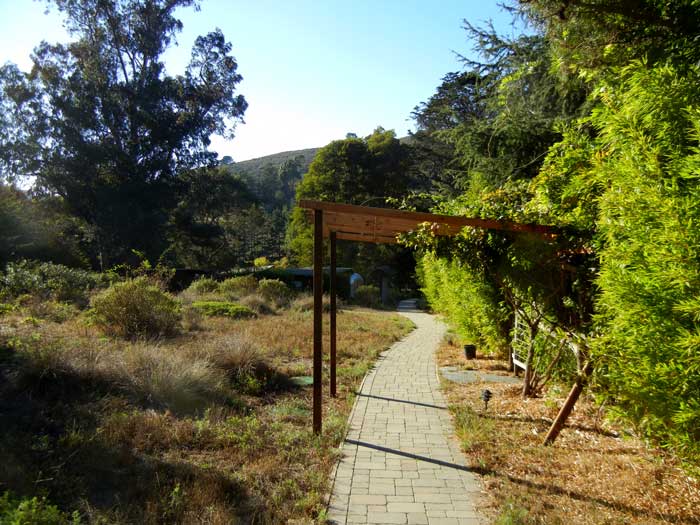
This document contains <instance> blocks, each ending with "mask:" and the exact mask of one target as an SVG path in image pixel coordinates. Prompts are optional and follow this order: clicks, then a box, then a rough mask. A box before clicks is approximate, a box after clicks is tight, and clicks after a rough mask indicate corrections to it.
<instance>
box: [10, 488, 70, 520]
mask: <svg viewBox="0 0 700 525" xmlns="http://www.w3.org/2000/svg"><path fill="white" fill-rule="evenodd" d="M80 522H81V521H80V516H79V515H78V513H77V512H74V513H73V514H72V516H68V515H66V514H65V513H64V512H61V511H60V510H59V509H58V507H56V506H55V505H51V504H50V503H48V502H47V501H46V499H44V498H41V499H40V498H37V497H34V498H31V499H29V498H26V499H15V498H12V497H11V495H10V493H9V492H5V493H4V494H3V495H2V496H1V497H0V523H2V524H3V525H70V524H73V525H78V524H79V523H80Z"/></svg>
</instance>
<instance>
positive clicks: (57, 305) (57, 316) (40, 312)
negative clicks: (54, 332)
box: [28, 301, 79, 323]
mask: <svg viewBox="0 0 700 525" xmlns="http://www.w3.org/2000/svg"><path fill="white" fill-rule="evenodd" d="M28 310H29V314H30V315H31V316H32V317H36V318H38V319H48V320H49V321H53V322H54V323H65V322H66V321H68V320H69V319H72V318H73V317H76V316H77V315H78V313H79V310H78V309H77V308H76V307H75V306H74V305H72V304H70V303H61V302H58V301H33V302H31V303H30V304H29V305H28Z"/></svg>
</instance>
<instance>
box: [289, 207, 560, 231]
mask: <svg viewBox="0 0 700 525" xmlns="http://www.w3.org/2000/svg"><path fill="white" fill-rule="evenodd" d="M299 206H300V207H301V208H307V209H311V210H322V211H324V212H326V213H329V214H330V213H335V214H338V215H340V214H342V215H343V216H344V217H347V216H350V217H352V219H350V220H351V221H354V218H356V217H360V218H361V219H362V218H364V219H375V218H376V219H378V218H388V219H397V220H404V221H407V222H410V223H412V224H420V223H423V222H429V223H437V224H444V225H447V226H450V227H454V228H459V229H461V228H463V227H465V226H470V227H473V228H483V229H489V230H502V231H515V232H530V233H538V234H543V235H556V234H557V233H559V232H558V230H557V229H556V228H554V227H551V226H544V225H541V224H521V223H516V222H511V221H502V220H495V219H480V218H469V217H455V216H451V215H439V214H434V213H423V212H413V211H403V210H394V209H390V208H372V207H369V206H356V205H354V204H340V203H336V202H322V201H314V200H303V199H302V200H300V201H299ZM410 229H413V228H410ZM361 232H362V230H359V231H354V233H361Z"/></svg>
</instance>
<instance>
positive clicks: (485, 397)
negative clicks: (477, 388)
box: [481, 388, 493, 412]
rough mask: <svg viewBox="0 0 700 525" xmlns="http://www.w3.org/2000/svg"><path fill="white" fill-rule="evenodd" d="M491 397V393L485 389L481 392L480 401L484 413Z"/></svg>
mask: <svg viewBox="0 0 700 525" xmlns="http://www.w3.org/2000/svg"><path fill="white" fill-rule="evenodd" d="M492 397H493V393H491V391H490V390H489V389H488V388H485V389H484V390H483V391H482V392H481V400H482V401H483V402H484V412H486V411H487V410H488V408H489V401H491V398H492Z"/></svg>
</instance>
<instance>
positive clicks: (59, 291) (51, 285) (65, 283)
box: [0, 261, 105, 305]
mask: <svg viewBox="0 0 700 525" xmlns="http://www.w3.org/2000/svg"><path fill="white" fill-rule="evenodd" d="M104 283H105V280H104V279H103V278H102V277H101V276H100V275H99V274H95V273H92V272H88V271H86V270H81V269H79V268H69V267H68V266H63V265H61V264H53V263H48V262H44V263H37V262H32V261H21V262H18V263H10V264H8V265H7V267H6V268H5V273H4V274H3V275H2V276H0V295H1V296H3V297H5V298H16V297H19V296H20V295H23V294H29V295H32V296H35V297H38V298H41V299H54V300H56V301H66V302H72V303H76V304H79V305H86V304H87V302H88V293H89V291H90V290H92V289H94V288H96V287H98V286H99V285H102V284H104Z"/></svg>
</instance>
